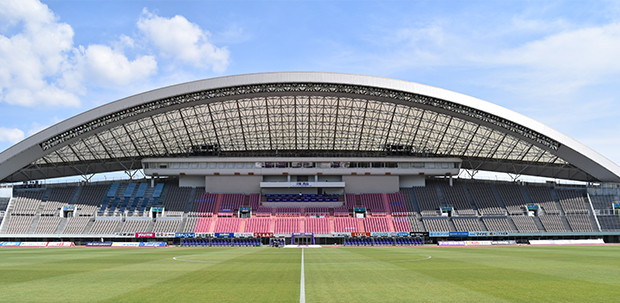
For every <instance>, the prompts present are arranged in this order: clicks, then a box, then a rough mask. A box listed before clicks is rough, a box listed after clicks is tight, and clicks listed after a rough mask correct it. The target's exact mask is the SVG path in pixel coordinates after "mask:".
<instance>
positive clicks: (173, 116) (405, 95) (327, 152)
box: [0, 72, 620, 182]
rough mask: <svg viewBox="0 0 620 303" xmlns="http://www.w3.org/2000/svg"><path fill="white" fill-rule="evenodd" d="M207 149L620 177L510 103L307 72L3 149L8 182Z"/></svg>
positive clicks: (192, 88) (214, 88)
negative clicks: (425, 160)
mask: <svg viewBox="0 0 620 303" xmlns="http://www.w3.org/2000/svg"><path fill="white" fill-rule="evenodd" d="M205 154H208V155H214V156H218V155H219V156H240V157H243V156H275V155H279V156H342V157H347V156H356V157H365V156H369V157H370V156H372V157H384V156H385V157H390V156H399V157H402V156H411V157H425V156H432V157H458V158H461V159H463V164H462V168H467V169H477V170H488V171H497V172H506V173H513V174H525V175H534V176H541V177H551V178H561V179H569V180H581V181H601V182H620V167H619V166H618V165H616V164H615V163H613V162H611V161H609V160H608V159H606V158H604V157H603V156H601V155H600V154H598V153H596V152H595V151H593V150H591V149H590V148H588V147H586V146H584V145H583V144H581V143H579V142H577V141H575V140H574V139H572V138H569V137H567V136H565V135H563V134H561V133H559V132H558V131H556V130H554V129H551V128H550V127H548V126H545V125H543V124H541V123H539V122H537V121H534V120H532V119H530V118H527V117H525V116H523V115H520V114H518V113H515V112H513V111H510V110H508V109H506V108H503V107H500V106H497V105H494V104H491V103H488V102H486V101H482V100H480V99H476V98H473V97H470V96H466V95H462V94H459V93H455V92H451V91H447V90H444V89H440V88H436V87H431V86H427V85H422V84H418V83H412V82H406V81H401V80H394V79H386V78H379V77H371V76H361V75H350V74H335V73H311V72H285V73H265V74H249V75H238V76H229V77H221V78H213V79H206V80H201V81H195V82H189V83H183V84H179V85H174V86H169V87H165V88H161V89H157V90H153V91H149V92H145V93H142V94H138V95H135V96H131V97H128V98H125V99H121V100H118V101H115V102H111V103H108V104H105V105H103V106H100V107H98V108H95V109H92V110H89V111H87V112H84V113H82V114H79V115H77V116H74V117H72V118H69V119H67V120H65V121H62V122H60V123H58V124H56V125H53V126H51V127H49V128H47V129H45V130H43V131H41V132H39V133H37V134H35V135H33V136H31V137H29V138H27V139H25V140H23V141H22V142H19V143H17V144H16V145H14V146H12V147H10V148H9V149H7V150H5V151H4V152H2V153H0V181H2V182H17V181H25V180H35V179H47V178H55V177H64V176H74V175H89V174H93V173H101V172H111V171H119V170H129V169H138V168H141V167H142V166H141V162H140V161H141V160H142V159H143V158H151V157H187V156H193V155H203V156H204V155H205Z"/></svg>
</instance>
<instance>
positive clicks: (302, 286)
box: [299, 247, 306, 303]
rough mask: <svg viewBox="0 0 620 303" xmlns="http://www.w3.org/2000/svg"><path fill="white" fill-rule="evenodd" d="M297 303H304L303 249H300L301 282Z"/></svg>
mask: <svg viewBox="0 0 620 303" xmlns="http://www.w3.org/2000/svg"><path fill="white" fill-rule="evenodd" d="M299 284H300V285H299V303H306V281H305V280H304V249H303V247H302V248H301V280H300V282H299Z"/></svg>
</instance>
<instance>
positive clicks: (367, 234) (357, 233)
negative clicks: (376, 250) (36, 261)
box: [351, 232, 370, 237]
mask: <svg viewBox="0 0 620 303" xmlns="http://www.w3.org/2000/svg"><path fill="white" fill-rule="evenodd" d="M351 237H370V233H367V232H355V233H351Z"/></svg>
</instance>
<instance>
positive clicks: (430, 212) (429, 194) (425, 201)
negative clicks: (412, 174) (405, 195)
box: [413, 183, 441, 216]
mask: <svg viewBox="0 0 620 303" xmlns="http://www.w3.org/2000/svg"><path fill="white" fill-rule="evenodd" d="M413 194H414V195H415V199H416V201H417V202H418V207H419V208H420V214H421V215H422V216H437V215H439V214H440V213H439V207H440V206H441V200H440V199H439V195H437V188H436V187H435V185H434V183H429V184H427V185H426V186H425V187H414V188H413Z"/></svg>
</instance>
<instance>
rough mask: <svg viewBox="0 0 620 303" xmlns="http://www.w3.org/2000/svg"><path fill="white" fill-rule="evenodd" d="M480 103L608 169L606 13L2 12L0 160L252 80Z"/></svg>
mask: <svg viewBox="0 0 620 303" xmlns="http://www.w3.org/2000/svg"><path fill="white" fill-rule="evenodd" d="M273 71H328V72H343V73H356V74H367V75H374V76H383V77H390V78H396V79H402V80H408V81H413V82H419V83H424V84H428V85H432V86H437V87H441V88H445V89H449V90H453V91H456V92H460V93H464V94H467V95H471V96H474V97H478V98H481V99H484V100H487V101H489V102H493V103H496V104H499V105H501V106H504V107H507V108H509V109H512V110H514V111H516V112H519V113H522V114H524V115H526V116H529V117H532V118H534V119H536V120H539V121H541V122H543V123H545V124H547V125H549V126H551V127H553V128H555V129H557V130H559V131H561V132H563V133H565V134H567V135H569V136H571V137H573V138H575V139H577V140H578V141H580V142H582V143H584V144H585V145H587V146H589V147H591V148H593V149H594V150H596V151H597V152H599V153H601V154H602V155H604V156H606V157H607V158H609V159H611V160H612V161H614V162H616V163H620V137H619V136H618V134H617V133H618V131H620V119H619V118H620V109H619V106H620V85H619V83H620V81H619V80H620V2H617V1H267V2H262V1H68V0H61V1H45V0H43V1H39V0H3V1H0V112H1V113H2V115H1V116H0V150H4V149H6V148H8V147H9V146H11V145H12V144H14V143H16V142H18V141H20V140H22V139H23V138H25V137H27V136H29V135H30V134H33V133H35V132H37V131H39V130H41V129H43V128H45V127H47V126H50V125H53V124H55V123H57V122H59V121H62V120H64V119H66V118H69V117H71V116H73V115H76V114H78V113H80V112H83V111H85V110H87V109H90V108H93V107H96V106H98V105H101V104H104V103H107V102H111V101H114V100H117V99H120V98H122V97H126V96H129V95H133V94H136V93H140V92H143V91H147V90H150V89H154V88H157V87H161V86H166V85H172V84H176V83H182V82H186V81H192V80H198V79H204V78H210V77H218V76H226V75H234V74H244V73H256V72H273Z"/></svg>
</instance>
